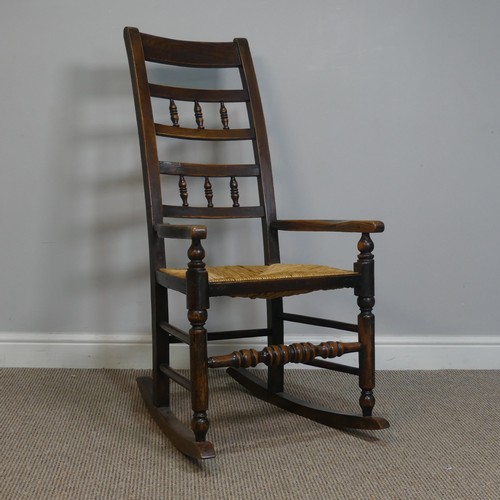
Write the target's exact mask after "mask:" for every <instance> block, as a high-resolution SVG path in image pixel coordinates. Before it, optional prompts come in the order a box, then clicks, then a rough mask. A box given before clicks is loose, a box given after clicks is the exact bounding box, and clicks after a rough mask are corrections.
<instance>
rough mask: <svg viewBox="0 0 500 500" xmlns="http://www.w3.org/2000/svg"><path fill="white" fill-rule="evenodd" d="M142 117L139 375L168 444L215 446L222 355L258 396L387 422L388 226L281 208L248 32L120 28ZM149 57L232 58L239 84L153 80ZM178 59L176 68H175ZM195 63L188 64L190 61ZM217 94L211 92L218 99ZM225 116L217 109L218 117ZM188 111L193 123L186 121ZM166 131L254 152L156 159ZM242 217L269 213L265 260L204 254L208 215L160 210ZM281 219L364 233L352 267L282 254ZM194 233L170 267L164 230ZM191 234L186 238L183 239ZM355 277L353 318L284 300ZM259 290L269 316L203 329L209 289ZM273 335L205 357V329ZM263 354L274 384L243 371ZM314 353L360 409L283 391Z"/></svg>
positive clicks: (238, 293) (209, 450) (191, 451)
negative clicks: (233, 121) (143, 250)
mask: <svg viewBox="0 0 500 500" xmlns="http://www.w3.org/2000/svg"><path fill="white" fill-rule="evenodd" d="M124 36H125V44H126V47H127V53H128V59H129V63H130V72H131V76H132V85H133V91H134V98H135V107H136V114H137V124H138V130H139V140H140V147H141V156H142V168H143V176H144V188H145V197H146V210H147V224H148V235H149V250H150V251H149V254H150V269H151V301H152V329H153V370H152V378H140V379H138V384H139V387H140V391H141V393H142V396H143V398H144V400H145V402H146V405H147V407H148V409H149V411H150V412H151V414H152V416H153V417H154V419H155V420H156V422H157V423H158V424H159V426H160V427H161V429H162V430H163V431H164V432H165V434H166V435H167V436H168V438H169V439H170V440H171V442H172V443H173V445H174V446H175V447H177V448H178V449H179V450H180V451H181V452H182V453H184V454H185V455H188V456H190V457H194V458H197V459H206V458H212V457H214V456H215V453H214V447H213V445H212V443H210V442H209V441H207V440H206V434H207V430H208V427H209V421H208V416H207V408H208V370H209V368H218V367H227V371H228V373H229V374H230V375H231V376H232V377H233V378H234V379H235V380H237V381H238V382H239V383H241V384H242V385H243V386H244V387H246V388H247V389H248V390H249V391H250V392H251V393H253V394H254V395H255V396H257V397H258V398H261V399H263V400H265V401H268V402H270V403H272V404H274V405H277V406H279V407H281V408H284V409H286V410H288V411H291V412H294V413H297V414H299V415H302V416H304V417H307V418H309V419H312V420H314V421H317V422H321V423H322V424H325V425H327V426H331V427H347V428H359V429H383V428H386V427H388V426H389V423H388V422H387V421H386V420H385V419H383V418H380V417H373V416H372V409H373V406H374V404H375V398H374V396H373V388H374V385H375V365H374V363H375V350H374V315H373V313H372V308H373V306H374V303H375V299H374V260H373V254H372V250H373V243H372V240H371V238H370V233H379V232H382V231H383V230H384V225H383V223H382V222H380V221H375V220H367V221H356V220H279V219H277V217H276V208H275V202H274V190H273V180H272V174H271V160H270V155H269V147H268V140H267V133H266V126H265V122H264V114H263V110H262V104H261V100H260V96H259V90H258V86H257V80H256V76H255V72H254V67H253V63H252V58H251V55H250V50H249V47H248V43H247V41H246V40H245V39H242V38H236V39H235V40H234V41H233V42H228V43H208V42H190V41H189V42H188V41H178V40H172V39H167V38H160V37H156V36H152V35H147V34H144V33H140V32H139V31H138V30H137V29H136V28H125V30H124ZM150 63H160V64H162V65H171V66H182V67H189V68H211V69H212V70H213V69H214V68H236V69H237V70H239V75H240V77H241V87H240V88H239V89H234V90H221V89H215V90H214V89H211V90H208V89H195V88H181V87H178V86H175V85H168V84H167V83H166V84H162V85H159V84H157V83H152V82H151V80H150V78H148V72H149V71H150ZM177 71H178V70H177ZM190 71H192V70H190ZM152 98H160V99H165V100H166V104H165V107H167V106H168V109H169V114H170V118H169V120H170V121H171V124H165V123H160V122H159V121H158V120H156V119H155V117H154V116H153V105H152ZM186 101H187V102H189V101H190V102H191V103H192V104H191V106H192V109H193V108H194V113H193V115H192V116H190V117H189V118H185V117H184V116H180V115H181V113H180V111H179V110H178V107H177V103H179V102H186ZM206 103H212V104H211V106H214V105H215V106H217V109H218V112H219V113H220V126H219V127H218V128H205V127H204V115H203V109H202V105H203V106H207V107H208V106H210V104H208V105H207V104H206ZM213 103H215V104H213ZM232 103H244V108H246V113H247V114H248V123H249V126H248V127H247V128H230V126H229V124H230V121H229V116H228V110H227V108H226V104H228V108H230V107H231V106H232V105H233V104H232ZM218 119H219V118H218ZM189 121H192V124H193V127H192V128H191V127H190V126H189V125H188V123H189ZM158 136H160V137H169V138H174V139H179V140H186V139H188V140H196V141H251V144H252V146H253V154H254V161H253V162H252V163H250V164H249V163H241V164H234V163H233V164H213V163H210V162H207V163H203V164H201V163H187V162H178V161H176V162H172V161H160V160H159V158H158V156H159V155H158V144H157V138H158ZM161 176H166V177H167V178H174V179H176V183H178V189H179V194H180V198H179V203H178V205H174V204H172V202H170V201H169V203H168V204H164V199H163V197H162V189H161V188H162V183H161V180H160V179H161ZM193 177H198V178H200V177H201V178H202V182H204V194H205V197H206V203H205V206H191V205H190V204H189V203H188V192H187V184H188V182H187V180H186V179H190V178H193ZM221 177H224V178H227V179H228V191H229V192H228V199H229V196H230V197H231V200H232V206H218V207H217V206H214V203H213V201H214V200H213V192H212V184H211V182H210V179H211V178H212V179H213V178H221ZM241 177H252V178H254V179H255V181H256V183H257V185H258V193H259V200H260V202H259V204H258V205H256V206H242V205H240V199H239V190H238V178H241ZM175 218H183V219H185V218H193V219H236V218H259V219H260V220H261V222H262V236H263V256H264V265H257V266H255V265H252V266H245V265H238V266H220V267H210V266H206V265H205V262H204V258H205V251H204V249H203V246H202V240H204V239H206V238H207V229H206V227H205V226H204V225H199V224H193V225H185V224H178V223H176V224H172V223H167V222H165V220H164V219H175ZM279 231H329V232H348V233H353V232H354V233H360V235H361V236H360V239H359V243H358V246H357V248H358V251H359V255H358V256H357V261H356V262H355V264H354V269H353V270H342V269H337V268H335V267H327V266H319V265H301V264H300V265H289V264H283V263H280V253H279V245H278V232H279ZM169 238H175V239H186V240H190V244H189V248H188V249H187V254H188V257H189V263H188V264H187V267H186V268H185V269H175V268H169V267H167V263H166V255H165V239H169ZM187 247H188V245H186V248H187ZM340 288H353V289H354V293H355V295H356V296H357V297H358V298H357V302H358V306H359V308H360V313H359V315H358V318H357V322H356V323H353V324H350V323H344V322H339V321H335V320H332V319H323V318H315V317H309V316H304V315H297V314H291V313H287V312H284V311H283V297H285V296H290V295H294V294H303V293H307V292H312V291H315V290H334V289H340ZM168 289H171V290H176V291H177V292H180V293H182V294H185V295H186V300H187V317H188V320H189V323H190V325H191V328H190V330H189V331H188V332H185V331H182V330H181V329H179V328H178V327H176V326H174V325H173V324H171V323H170V322H169V315H168V306H167V290H168ZM219 296H227V297H252V298H263V299H265V300H266V301H267V324H266V326H265V327H264V328H260V329H247V330H242V329H240V330H233V331H224V332H207V330H206V329H205V323H206V321H207V309H208V308H209V302H210V298H211V297H219ZM284 322H296V323H303V324H309V325H315V326H322V327H328V328H334V329H339V330H344V331H349V332H354V333H356V334H357V335H356V337H355V339H354V340H353V341H352V342H340V341H329V342H322V343H320V344H319V345H313V344H312V343H309V342H307V341H305V342H302V343H295V344H292V345H284ZM262 336H266V337H267V339H268V346H267V347H266V348H264V349H263V350H261V351H257V350H255V349H242V350H240V351H237V352H233V353H230V354H227V355H221V356H213V357H208V354H207V341H209V340H220V339H237V338H250V337H262ZM172 342H185V343H186V344H189V350H190V378H186V377H184V376H183V375H182V374H180V373H178V372H177V371H175V370H174V369H173V368H172V367H171V366H170V364H169V346H170V344H171V343H172ZM353 352H357V353H358V357H359V368H353V367H350V366H345V365H341V364H337V363H333V362H330V361H327V360H328V359H330V358H335V357H338V356H341V355H342V354H345V353H353ZM259 363H264V364H265V365H267V366H268V378H267V384H263V383H262V382H261V381H260V379H258V378H257V377H255V376H254V375H252V374H251V373H249V372H248V370H247V368H250V367H254V366H256V365H257V364H259ZM287 363H305V364H308V365H312V366H316V367H321V368H327V369H332V370H337V371H341V372H346V373H351V374H354V375H357V376H358V380H359V387H360V388H361V396H360V399H359V404H360V406H361V410H362V415H349V414H342V413H338V412H335V411H331V410H328V409H324V408H320V407H318V406H316V405H312V404H309V403H307V402H305V401H300V400H298V399H296V398H295V397H292V396H290V395H288V394H286V393H285V392H284V365H285V364H287ZM171 380H172V381H174V382H176V383H178V384H180V385H181V386H183V387H184V388H186V389H187V390H188V391H190V392H191V401H192V410H193V415H192V420H191V430H190V429H188V428H186V427H185V426H184V425H183V424H181V422H180V421H179V420H178V419H177V418H176V417H175V415H174V414H173V413H172V411H171V409H170V401H169V383H170V381H171Z"/></svg>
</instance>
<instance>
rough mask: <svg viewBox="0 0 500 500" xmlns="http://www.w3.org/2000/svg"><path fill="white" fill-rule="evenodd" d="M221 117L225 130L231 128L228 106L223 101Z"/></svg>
mask: <svg viewBox="0 0 500 500" xmlns="http://www.w3.org/2000/svg"><path fill="white" fill-rule="evenodd" d="M220 119H221V122H222V128H223V129H224V130H228V129H229V116H228V114H227V109H226V106H225V104H224V103H223V102H221V103H220Z"/></svg>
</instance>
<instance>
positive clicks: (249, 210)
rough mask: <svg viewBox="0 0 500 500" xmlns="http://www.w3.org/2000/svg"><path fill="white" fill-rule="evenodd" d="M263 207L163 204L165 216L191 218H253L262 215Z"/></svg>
mask: <svg viewBox="0 0 500 500" xmlns="http://www.w3.org/2000/svg"><path fill="white" fill-rule="evenodd" d="M263 214H264V209H263V208H262V207H212V208H210V209H209V208H207V207H177V206H175V205H174V206H173V205H163V215H164V216H165V217H182V218H184V217H187V218H191V219H251V218H256V217H262V215H263Z"/></svg>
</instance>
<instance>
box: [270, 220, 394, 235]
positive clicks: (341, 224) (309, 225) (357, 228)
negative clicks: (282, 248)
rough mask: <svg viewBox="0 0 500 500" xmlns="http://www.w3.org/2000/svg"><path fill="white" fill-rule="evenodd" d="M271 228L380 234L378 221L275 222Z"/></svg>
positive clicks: (381, 229) (381, 224) (380, 225)
mask: <svg viewBox="0 0 500 500" xmlns="http://www.w3.org/2000/svg"><path fill="white" fill-rule="evenodd" d="M271 227H272V228H274V229H279V230H282V231H335V232H341V233H381V232H382V231H383V230H384V223H383V222H381V221H379V220H276V221H274V222H271Z"/></svg>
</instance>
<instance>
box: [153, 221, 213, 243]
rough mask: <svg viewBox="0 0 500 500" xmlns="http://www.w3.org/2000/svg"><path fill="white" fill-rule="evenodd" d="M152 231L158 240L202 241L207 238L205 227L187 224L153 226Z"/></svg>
mask: <svg viewBox="0 0 500 500" xmlns="http://www.w3.org/2000/svg"><path fill="white" fill-rule="evenodd" d="M154 229H155V231H156V233H157V234H158V236H159V237H160V238H176V239H184V240H192V239H199V240H204V239H205V238H206V237H207V227H206V226H194V225H188V224H155V226H154Z"/></svg>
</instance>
